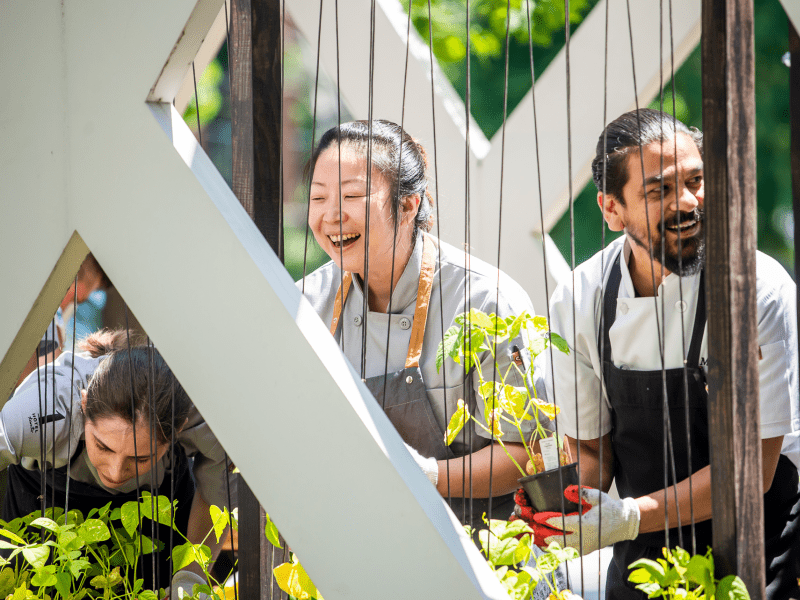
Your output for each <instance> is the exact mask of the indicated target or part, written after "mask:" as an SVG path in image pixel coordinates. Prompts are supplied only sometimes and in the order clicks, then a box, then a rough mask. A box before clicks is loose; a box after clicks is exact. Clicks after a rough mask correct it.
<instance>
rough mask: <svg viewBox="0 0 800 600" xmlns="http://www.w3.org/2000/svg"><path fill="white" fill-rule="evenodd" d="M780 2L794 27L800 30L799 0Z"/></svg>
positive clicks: (782, 0)
mask: <svg viewBox="0 0 800 600" xmlns="http://www.w3.org/2000/svg"><path fill="white" fill-rule="evenodd" d="M781 4H782V5H783V10H785V11H786V16H787V17H789V20H791V22H792V24H793V25H794V28H795V29H797V30H798V31H800V0H781Z"/></svg>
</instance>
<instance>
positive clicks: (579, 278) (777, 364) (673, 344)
mask: <svg viewBox="0 0 800 600" xmlns="http://www.w3.org/2000/svg"><path fill="white" fill-rule="evenodd" d="M621 248H622V251H623V260H621V261H620V270H621V275H622V279H621V282H620V286H619V297H618V299H617V317H616V320H615V321H614V324H613V325H612V326H611V329H610V331H609V339H610V341H611V348H612V353H611V356H612V361H613V363H614V365H615V366H616V367H618V368H621V369H632V370H640V371H644V370H660V369H661V355H660V352H659V345H658V329H657V328H658V327H660V324H661V322H662V317H661V314H662V306H663V312H664V314H665V318H664V325H663V326H664V329H665V344H664V346H665V351H664V355H665V356H664V362H665V367H666V368H667V369H674V368H681V367H682V366H683V357H684V353H688V351H689V344H690V342H691V336H692V330H693V327H694V318H695V310H696V308H697V300H698V298H699V294H700V293H701V292H702V290H700V289H699V287H700V274H696V275H693V276H691V277H684V278H679V277H678V276H677V275H675V274H670V275H668V276H667V277H666V278H665V279H664V281H663V282H662V284H661V285H660V286H659V287H658V295H657V296H656V297H655V298H653V297H641V298H637V297H636V293H635V291H634V288H633V282H632V281H631V276H630V272H629V271H628V266H627V263H628V259H629V257H630V252H631V250H630V246H629V244H628V242H627V241H626V237H625V236H623V237H621V238H619V239H617V240H615V241H614V242H612V243H611V244H609V246H608V247H607V248H606V249H605V250H604V251H602V252H599V253H597V254H595V255H594V256H593V257H592V258H590V259H589V260H587V261H586V262H585V263H583V264H582V265H580V266H579V267H578V268H577V269H575V273H574V276H575V277H574V278H575V287H574V289H575V292H574V294H573V291H572V290H573V287H572V281H571V280H570V281H568V282H566V283H564V284H562V285H559V286H558V288H557V289H556V290H555V292H554V293H553V296H552V299H551V301H550V314H551V323H550V324H551V328H552V330H553V331H555V332H557V333H560V334H561V335H562V336H563V337H564V339H566V340H567V343H568V344H569V346H570V349H571V350H573V351H574V352H575V356H576V358H577V378H576V374H575V369H576V367H575V364H574V363H573V357H572V355H570V356H566V355H563V354H561V353H560V352H554V353H553V358H552V360H553V366H554V369H553V371H554V374H555V378H554V381H553V379H552V378H550V377H551V373H550V369H549V368H548V369H546V375H547V377H548V378H549V380H548V385H547V387H548V390H549V392H548V393H550V394H552V393H554V394H555V401H556V403H557V404H558V406H559V407H560V408H561V411H562V412H561V414H560V415H559V417H558V421H559V428H560V430H561V431H564V432H565V433H566V434H567V435H569V436H570V437H574V438H580V439H596V438H597V437H598V436H599V435H605V434H606V433H609V432H610V431H611V412H610V410H611V406H610V404H609V401H608V396H607V395H606V391H605V390H603V391H602V396H601V392H600V374H601V369H602V365H601V357H600V355H599V351H598V345H597V340H598V334H599V333H600V314H601V311H602V309H603V298H602V295H601V281H602V286H603V287H602V289H603V291H605V287H606V284H607V282H608V277H609V274H610V273H611V267H612V266H613V264H614V260H615V259H616V257H617V255H618V253H619V252H620V249H621ZM601 269H602V270H601ZM601 273H602V274H601ZM681 287H682V290H681ZM756 291H757V306H758V346H759V349H760V350H761V356H762V358H761V360H759V381H760V384H759V391H760V394H759V395H760V407H761V438H762V439H768V438H773V437H778V436H784V441H783V448H782V453H783V454H785V455H787V456H788V457H789V458H790V459H791V460H792V461H793V462H794V463H795V465H798V466H800V403H799V402H798V388H797V311H796V304H797V300H796V298H797V297H796V287H795V284H794V282H793V281H792V279H791V277H790V276H789V274H788V273H787V272H786V271H785V269H783V267H781V265H780V264H779V263H778V262H777V261H775V260H774V259H772V258H770V257H769V256H767V255H765V254H763V253H761V252H758V253H757V257H756ZM681 292H682V295H681ZM573 298H574V301H575V319H576V322H577V325H576V327H575V328H574V329H573V326H572V323H573V317H572V314H573V309H572V303H573ZM707 310H714V308H713V307H707ZM681 317H683V319H682V320H681ZM682 334H683V340H682V339H681V335H682ZM573 335H574V336H575V337H574V338H573ZM707 338H708V336H707V328H706V332H705V333H704V336H703V343H702V347H701V350H700V363H701V366H703V367H704V368H705V364H706V359H707V357H708V339H707ZM573 339H574V342H573ZM753 351H754V352H755V351H756V348H753ZM547 354H548V357H549V353H547ZM576 382H577V385H576ZM576 394H577V395H576ZM576 397H577V411H576ZM551 399H552V398H551Z"/></svg>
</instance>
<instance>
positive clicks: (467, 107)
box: [461, 0, 474, 527]
mask: <svg viewBox="0 0 800 600" xmlns="http://www.w3.org/2000/svg"><path fill="white" fill-rule="evenodd" d="M466 9H467V12H466V15H467V17H466V18H467V40H466V46H467V55H466V60H467V62H466V67H467V72H466V80H465V83H466V88H465V90H464V92H465V93H464V121H465V125H466V140H465V145H464V162H465V167H464V169H465V170H464V184H465V189H464V276H465V277H466V282H465V285H464V305H465V306H466V309H467V317H466V319H465V323H464V324H465V326H466V331H467V335H465V336H464V354H465V355H469V354H470V353H471V352H472V335H471V333H472V316H471V308H472V306H471V305H472V271H471V269H470V268H471V266H472V260H471V259H470V253H469V251H470V241H471V240H470V220H469V217H470V157H471V153H472V149H471V147H470V127H469V126H470V117H471V115H472V99H471V93H472V90H471V87H472V73H471V71H472V60H471V54H472V39H471V35H472V27H471V25H472V23H471V19H470V0H466ZM470 370H471V369H470ZM469 380H470V377H469V372H468V373H466V374H465V376H464V381H463V383H462V384H461V385H462V393H463V396H464V403H465V405H467V406H469V398H470V396H469V386H470V381H469ZM473 430H474V427H471V426H470V427H468V428H467V434H466V442H467V448H468V450H469V473H470V478H469V524H470V527H473V526H474V523H473V514H472V454H473V449H472V434H473ZM466 476H467V455H466V454H464V455H463V456H462V457H461V497H462V498H466V496H467V494H466ZM462 509H463V512H464V513H466V511H467V504H466V501H465V500H462ZM464 517H466V515H464ZM465 520H466V519H465V518H462V522H463V521H465Z"/></svg>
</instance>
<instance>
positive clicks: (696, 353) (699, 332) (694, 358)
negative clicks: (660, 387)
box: [686, 269, 706, 367]
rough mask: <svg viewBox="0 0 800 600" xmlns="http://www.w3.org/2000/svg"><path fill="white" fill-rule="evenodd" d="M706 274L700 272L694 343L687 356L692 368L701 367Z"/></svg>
mask: <svg viewBox="0 0 800 600" xmlns="http://www.w3.org/2000/svg"><path fill="white" fill-rule="evenodd" d="M705 281H706V272H705V269H704V270H703V271H701V272H700V291H699V292H698V294H699V296H698V298H697V310H696V312H695V316H694V330H693V331H692V341H691V342H690V345H689V354H687V355H686V364H687V365H688V366H690V367H697V366H700V346H702V345H703V333H704V332H705V329H706V285H705Z"/></svg>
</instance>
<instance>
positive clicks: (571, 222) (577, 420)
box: [545, 0, 584, 596]
mask: <svg viewBox="0 0 800 600" xmlns="http://www.w3.org/2000/svg"><path fill="white" fill-rule="evenodd" d="M570 30H571V27H570V22H569V0H564V36H565V39H564V53H565V59H566V61H565V62H566V78H567V86H566V87H567V90H566V92H567V180H568V186H567V189H568V193H569V245H570V266H571V268H572V347H573V348H576V347H577V345H576V339H577V338H576V336H577V331H576V327H575V323H576V314H575V312H576V311H575V197H574V195H573V191H572V110H571V106H570V104H571V98H572V83H571V78H570V56H569V45H570V33H571V31H570ZM545 273H546V271H545ZM545 277H547V275H546V274H545ZM572 367H573V375H574V379H575V386H574V387H575V429H576V430H577V431H578V432H580V430H581V428H580V417H579V415H580V411H579V410H578V354H577V352H573V353H572ZM555 421H556V436H558V418H556V419H555ZM575 450H576V461H577V463H578V470H580V464H581V445H580V443H577V444H575ZM560 464H561V461H560V460H559V466H560ZM558 481H559V485H560V487H561V488H562V489H563V487H564V476H563V473H562V471H561V468H559V469H558ZM582 493H583V482H582V481H581V478H580V477H578V494H579V496H580V495H582ZM565 500H566V499H565V498H562V499H561V515H562V516H561V524H562V529H566V525H565V522H564V518H565V517H564V513H566V505H565V503H564V501H565ZM578 506H581V502H580V498H579V501H578ZM578 545H579V546H580V547H581V548H583V514H582V511H581V510H578ZM580 561H581V596H583V595H584V593H583V589H584V582H583V554H581V558H580Z"/></svg>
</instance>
